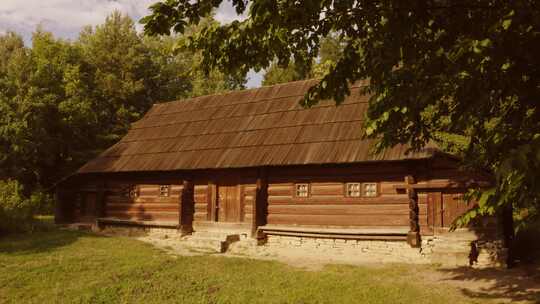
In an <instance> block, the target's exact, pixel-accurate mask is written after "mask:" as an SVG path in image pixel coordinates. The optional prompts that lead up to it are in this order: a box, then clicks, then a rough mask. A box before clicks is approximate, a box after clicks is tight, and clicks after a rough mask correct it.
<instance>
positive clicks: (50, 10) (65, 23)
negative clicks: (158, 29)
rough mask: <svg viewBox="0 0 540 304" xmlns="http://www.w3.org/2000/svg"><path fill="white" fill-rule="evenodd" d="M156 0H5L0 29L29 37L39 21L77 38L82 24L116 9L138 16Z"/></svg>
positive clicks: (98, 20) (101, 18)
mask: <svg viewBox="0 0 540 304" xmlns="http://www.w3.org/2000/svg"><path fill="white" fill-rule="evenodd" d="M153 2H155V0H25V1H21V0H2V2H1V4H0V31H8V30H11V31H15V32H18V33H19V34H21V35H23V36H24V38H25V40H27V41H28V40H29V39H30V36H31V33H32V32H33V31H34V30H35V29H36V27H37V26H38V25H41V26H42V27H43V29H44V30H47V31H51V32H53V33H54V34H55V35H57V36H60V37H63V38H75V37H77V35H78V33H79V31H80V30H81V28H82V27H83V26H86V25H96V24H99V23H102V22H103V21H104V20H105V17H106V16H107V15H108V14H110V13H111V12H112V11H114V10H119V11H121V12H123V13H126V14H128V15H129V16H131V17H132V18H133V19H135V20H138V19H139V18H141V17H142V16H144V15H146V14H147V12H148V6H149V5H151V4H152V3H153Z"/></svg>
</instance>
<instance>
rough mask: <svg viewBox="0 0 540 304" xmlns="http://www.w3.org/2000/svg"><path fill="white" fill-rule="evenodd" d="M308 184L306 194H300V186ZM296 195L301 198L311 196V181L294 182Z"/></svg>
mask: <svg viewBox="0 0 540 304" xmlns="http://www.w3.org/2000/svg"><path fill="white" fill-rule="evenodd" d="M304 185H305V186H307V187H306V188H307V189H306V196H300V195H298V186H304ZM294 197H295V198H300V199H306V198H309V197H311V183H294Z"/></svg>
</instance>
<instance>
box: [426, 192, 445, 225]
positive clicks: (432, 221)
mask: <svg viewBox="0 0 540 304" xmlns="http://www.w3.org/2000/svg"><path fill="white" fill-rule="evenodd" d="M443 218H444V206H443V200H442V194H441V193H440V192H433V193H428V225H430V226H431V228H435V227H443Z"/></svg>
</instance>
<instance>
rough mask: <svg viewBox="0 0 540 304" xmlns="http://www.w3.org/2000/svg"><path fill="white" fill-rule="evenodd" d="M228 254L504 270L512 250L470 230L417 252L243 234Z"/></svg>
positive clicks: (169, 231)
mask: <svg viewBox="0 0 540 304" xmlns="http://www.w3.org/2000/svg"><path fill="white" fill-rule="evenodd" d="M101 231H102V232H103V233H105V234H110V235H123V236H132V237H141V236H149V237H153V238H159V239H171V241H173V240H174V241H175V242H176V240H178V242H181V243H182V244H185V245H186V246H189V244H190V243H189V242H186V241H188V240H189V237H186V236H184V235H182V233H181V231H180V230H178V229H174V228H159V227H142V226H118V225H105V226H103V227H101ZM238 236H239V238H238V241H235V242H231V243H230V244H229V245H228V248H227V252H228V253H231V254H236V255H245V256H249V255H259V256H272V255H296V256H306V257H308V256H309V257H312V258H321V259H329V260H335V261H345V262H347V261H350V262H375V263H414V264H438V265H442V266H453V267H455V266H470V265H472V266H474V267H493V266H503V265H504V261H505V259H506V250H505V248H503V244H502V241H501V240H498V239H485V238H480V237H478V236H477V233H474V232H471V231H467V230H457V231H455V232H445V233H440V234H436V235H433V236H422V239H421V246H420V247H419V248H412V247H411V246H410V245H409V244H408V243H407V242H406V241H405V240H402V241H399V240H398V241H395V240H350V239H339V238H314V237H304V236H280V235H267V236H266V239H265V240H263V241H262V242H261V241H260V240H259V241H258V240H255V239H252V238H250V237H247V236H246V235H244V234H241V235H238Z"/></svg>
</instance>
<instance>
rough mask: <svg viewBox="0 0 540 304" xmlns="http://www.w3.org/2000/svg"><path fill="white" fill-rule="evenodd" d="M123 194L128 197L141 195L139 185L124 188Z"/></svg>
mask: <svg viewBox="0 0 540 304" xmlns="http://www.w3.org/2000/svg"><path fill="white" fill-rule="evenodd" d="M122 196H123V197H126V198H136V197H138V196H139V187H137V186H136V185H129V186H127V187H125V188H124V189H122Z"/></svg>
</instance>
